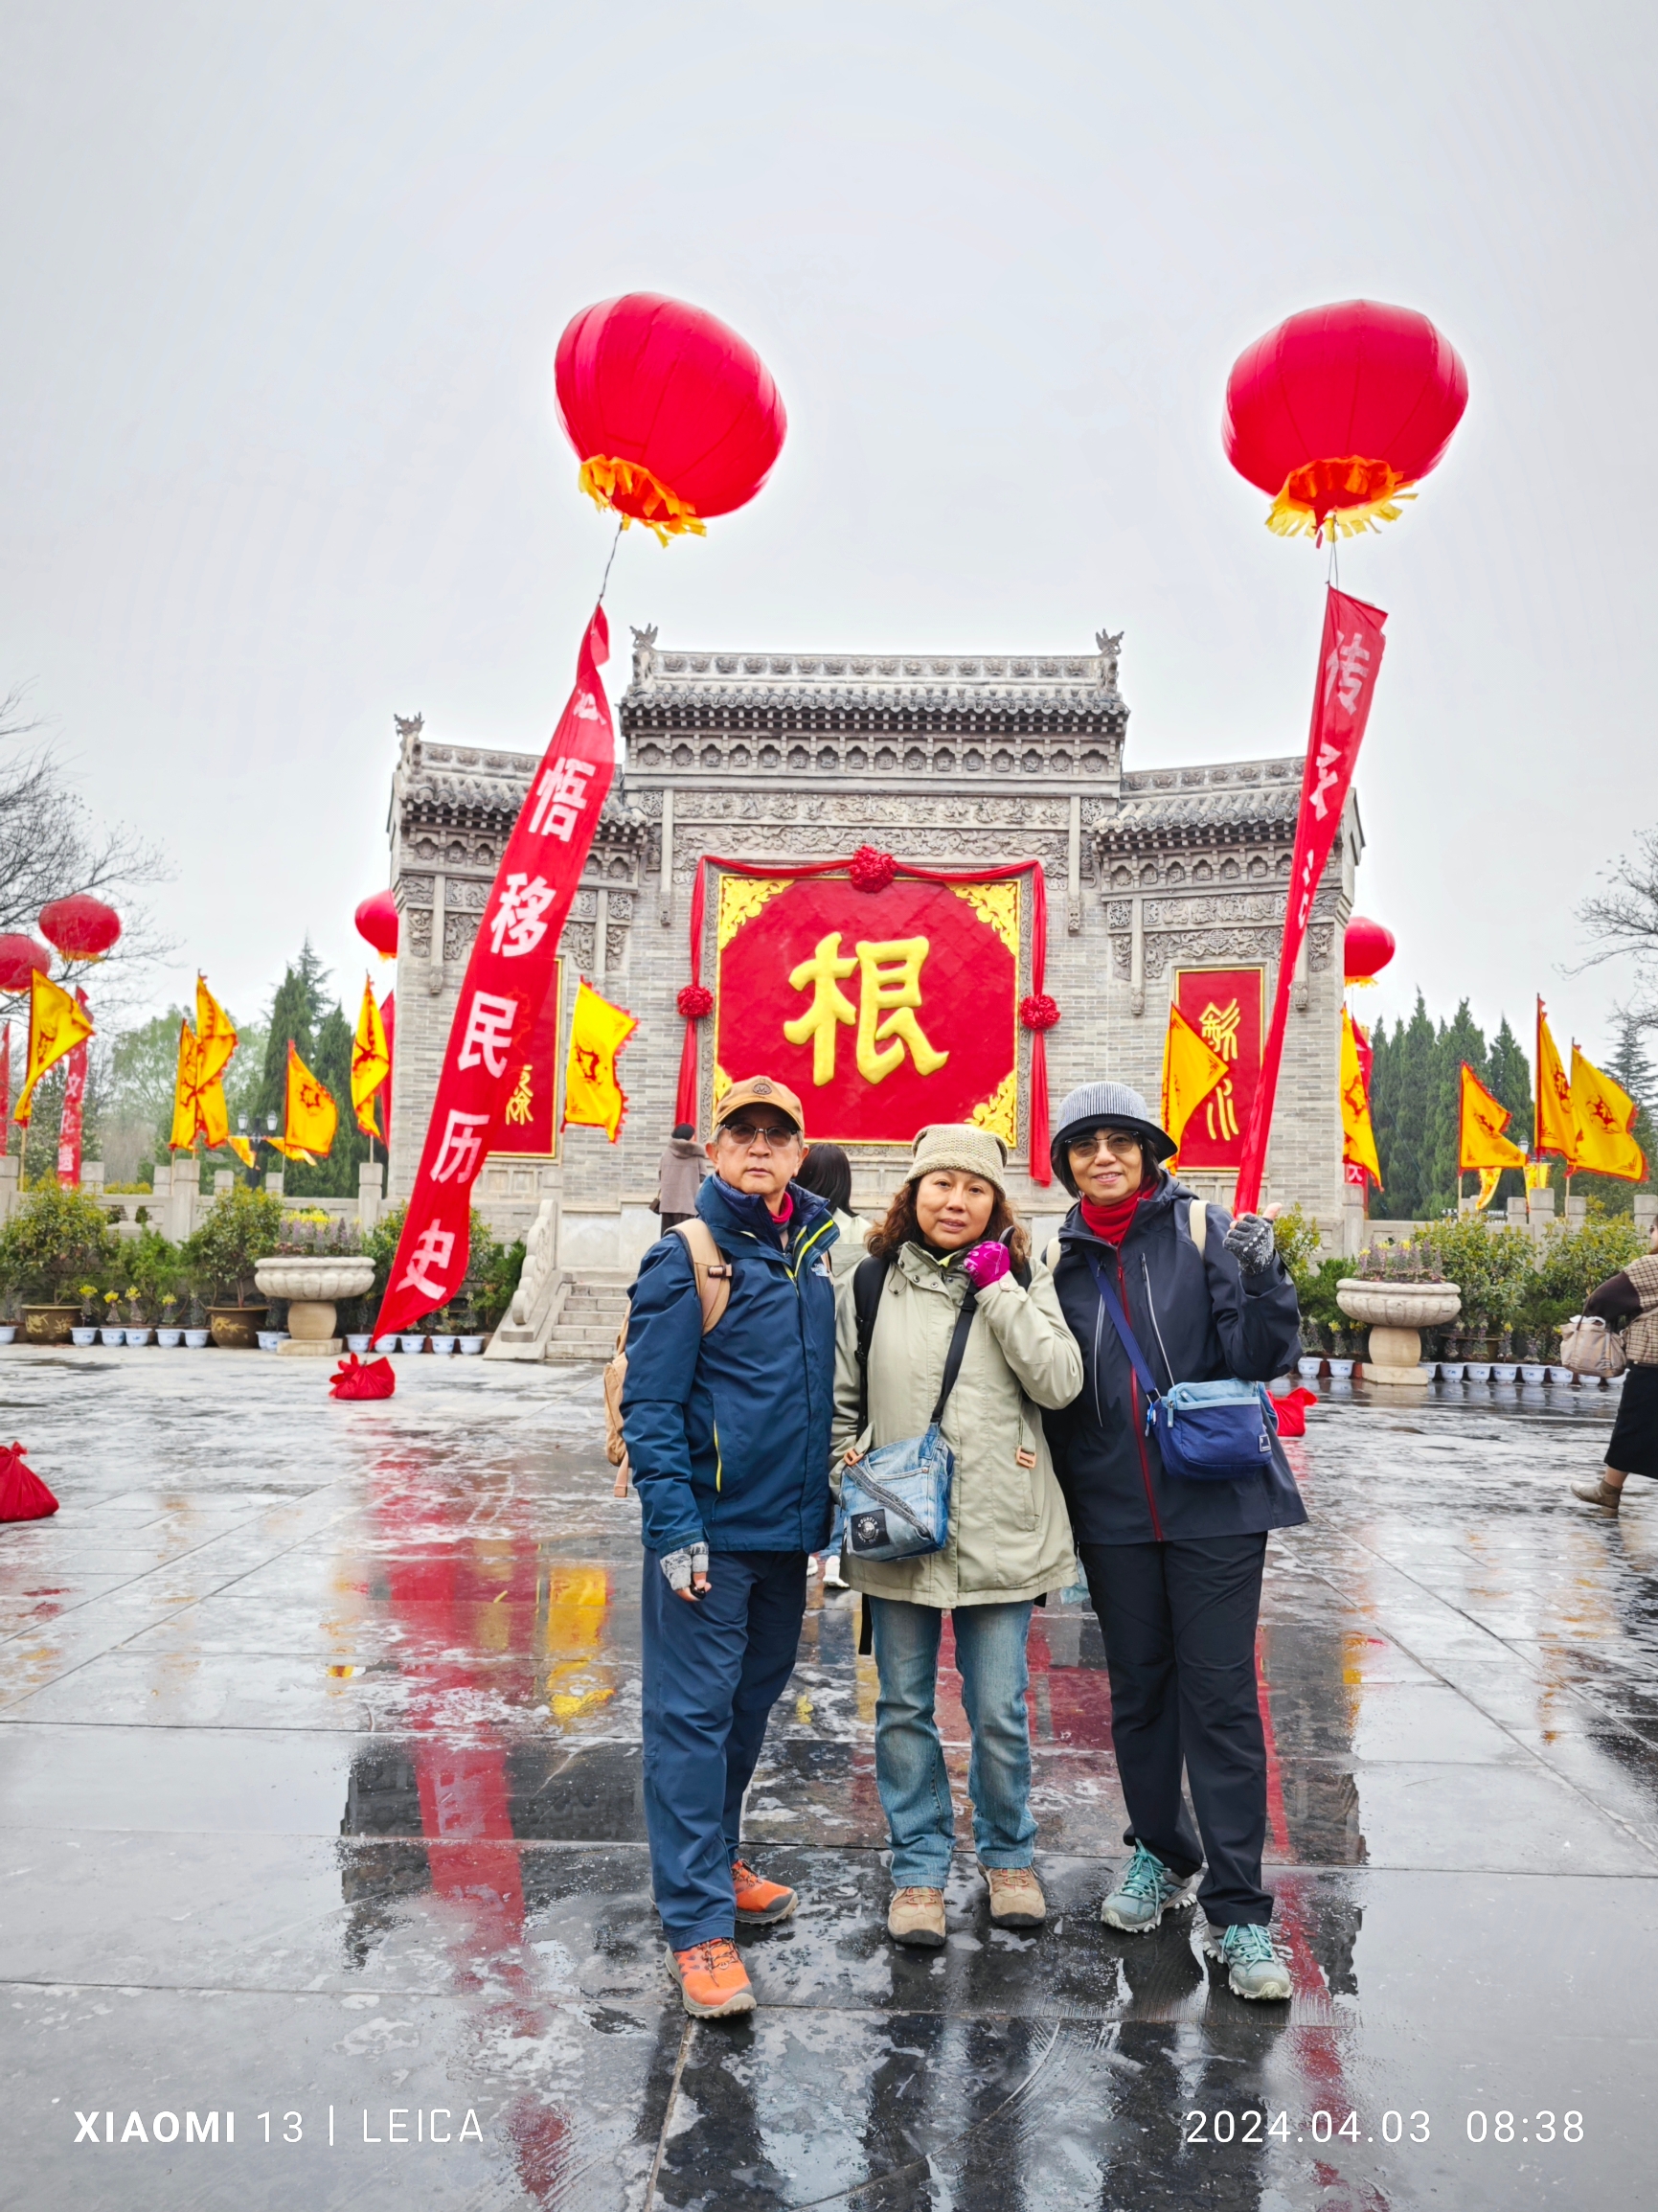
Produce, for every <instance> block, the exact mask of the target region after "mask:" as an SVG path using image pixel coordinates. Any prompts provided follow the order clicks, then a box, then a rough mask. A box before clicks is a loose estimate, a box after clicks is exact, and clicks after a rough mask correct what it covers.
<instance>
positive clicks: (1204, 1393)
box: [1088, 1252, 1278, 1482]
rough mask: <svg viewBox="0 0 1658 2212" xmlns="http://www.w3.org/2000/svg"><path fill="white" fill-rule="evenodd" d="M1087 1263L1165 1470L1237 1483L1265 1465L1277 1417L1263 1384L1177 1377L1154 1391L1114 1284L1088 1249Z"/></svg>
mask: <svg viewBox="0 0 1658 2212" xmlns="http://www.w3.org/2000/svg"><path fill="white" fill-rule="evenodd" d="M1088 1264H1089V1266H1091V1267H1092V1268H1093V1270H1094V1280H1095V1283H1096V1284H1097V1285H1098V1286H1099V1290H1100V1298H1101V1303H1102V1305H1103V1306H1104V1308H1105V1311H1106V1312H1107V1313H1108V1314H1109V1315H1110V1317H1111V1326H1112V1327H1113V1328H1114V1329H1115V1330H1116V1332H1117V1334H1118V1336H1119V1337H1120V1338H1121V1340H1122V1344H1123V1349H1124V1352H1125V1353H1126V1354H1127V1355H1128V1359H1129V1364H1130V1365H1131V1366H1132V1367H1133V1369H1134V1372H1135V1374H1136V1375H1137V1376H1138V1377H1139V1379H1140V1387H1141V1389H1142V1390H1143V1391H1144V1392H1145V1393H1146V1433H1147V1436H1154V1437H1155V1438H1156V1439H1157V1450H1158V1455H1159V1457H1160V1458H1161V1459H1162V1461H1163V1470H1164V1472H1165V1473H1166V1474H1175V1475H1180V1476H1182V1477H1183V1478H1184V1479H1185V1480H1186V1481H1188V1482H1241V1481H1242V1480H1243V1479H1244V1477H1245V1476H1246V1475H1251V1474H1259V1473H1260V1472H1261V1470H1262V1469H1263V1468H1265V1467H1269V1466H1270V1465H1271V1464H1272V1440H1273V1438H1274V1437H1275V1436H1276V1435H1277V1434H1278V1416H1277V1414H1276V1413H1275V1412H1274V1411H1273V1408H1272V1398H1271V1394H1270V1393H1269V1392H1268V1390H1267V1389H1266V1386H1265V1385H1264V1383H1261V1382H1235V1381H1232V1380H1230V1379H1229V1380H1225V1381H1221V1382H1176V1383H1175V1384H1174V1385H1173V1386H1172V1387H1171V1388H1170V1389H1169V1390H1166V1391H1163V1390H1159V1389H1158V1387H1157V1385H1156V1383H1155V1382H1154V1381H1153V1380H1152V1379H1151V1370H1150V1368H1149V1367H1147V1364H1146V1359H1145V1356H1144V1354H1143V1353H1142V1352H1141V1350H1140V1347H1139V1345H1138V1344H1137V1343H1136V1342H1135V1339H1134V1332H1133V1330H1132V1329H1130V1328H1129V1326H1128V1316H1127V1314H1126V1313H1124V1311H1123V1305H1122V1301H1121V1300H1120V1299H1119V1297H1118V1295H1117V1290H1116V1287H1115V1286H1114V1285H1113V1284H1112V1283H1111V1282H1110V1280H1109V1279H1108V1277H1107V1276H1106V1273H1105V1269H1104V1266H1103V1265H1102V1263H1101V1261H1100V1260H1099V1259H1097V1258H1096V1256H1095V1255H1094V1253H1093V1252H1090V1253H1089V1255H1088Z"/></svg>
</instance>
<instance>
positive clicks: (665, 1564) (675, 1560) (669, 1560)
mask: <svg viewBox="0 0 1658 2212" xmlns="http://www.w3.org/2000/svg"><path fill="white" fill-rule="evenodd" d="M662 1571H663V1573H664V1574H665V1575H666V1576H667V1577H668V1586H669V1588H670V1590H688V1589H690V1587H691V1578H692V1576H693V1575H705V1574H707V1572H708V1546H707V1545H706V1544H705V1543H693V1544H692V1545H690V1546H689V1547H688V1548H687V1549H686V1550H684V1551H677V1552H664V1553H663V1555H662Z"/></svg>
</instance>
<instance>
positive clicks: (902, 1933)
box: [887, 1889, 944, 1950]
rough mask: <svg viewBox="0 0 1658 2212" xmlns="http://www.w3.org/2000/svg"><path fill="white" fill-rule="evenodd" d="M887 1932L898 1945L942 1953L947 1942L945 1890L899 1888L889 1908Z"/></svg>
mask: <svg viewBox="0 0 1658 2212" xmlns="http://www.w3.org/2000/svg"><path fill="white" fill-rule="evenodd" d="M887 1933H888V1934H889V1935H890V1936H891V1937H892V1939H893V1941H894V1942H895V1943H907V1944H911V1945H913V1946H914V1947H915V1949H916V1950H940V1949H941V1948H942V1946H943V1940H944V1893H943V1890H942V1889H895V1890H894V1891H893V1902H892V1903H891V1904H889V1905H888V1907H887Z"/></svg>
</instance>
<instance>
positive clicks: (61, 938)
mask: <svg viewBox="0 0 1658 2212" xmlns="http://www.w3.org/2000/svg"><path fill="white" fill-rule="evenodd" d="M40 934H41V936H42V937H44V938H45V939H46V941H47V943H48V944H50V945H56V946H57V949H58V951H59V952H60V953H61V954H62V955H63V957H64V959H65V960H102V958H103V955H104V954H105V953H106V952H107V951H108V950H109V948H110V946H112V945H113V944H114V943H115V941H116V939H117V938H118V937H119V936H120V935H121V917H120V915H119V914H117V912H116V911H115V909H114V907H113V906H105V904H104V903H103V901H102V899H92V898H89V897H87V896H86V894H85V893H83V892H81V893H77V895H76V896H75V897H74V898H73V899H55V900H54V901H52V903H51V905H50V906H42V907H41V909H40Z"/></svg>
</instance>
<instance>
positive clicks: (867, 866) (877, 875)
mask: <svg viewBox="0 0 1658 2212" xmlns="http://www.w3.org/2000/svg"><path fill="white" fill-rule="evenodd" d="M897 872H898V864H897V861H896V860H895V859H894V858H893V856H892V855H891V854H890V853H883V852H882V851H881V849H880V847H879V846H878V845H860V846H859V847H858V849H857V851H856V852H855V853H854V854H853V855H852V858H851V859H850V860H849V861H848V863H847V875H848V877H849V878H851V880H852V889H853V890H854V891H869V892H875V891H884V890H885V889H886V887H887V885H888V884H889V883H890V882H891V881H892V879H893V878H894V877H895V876H896V875H897Z"/></svg>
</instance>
